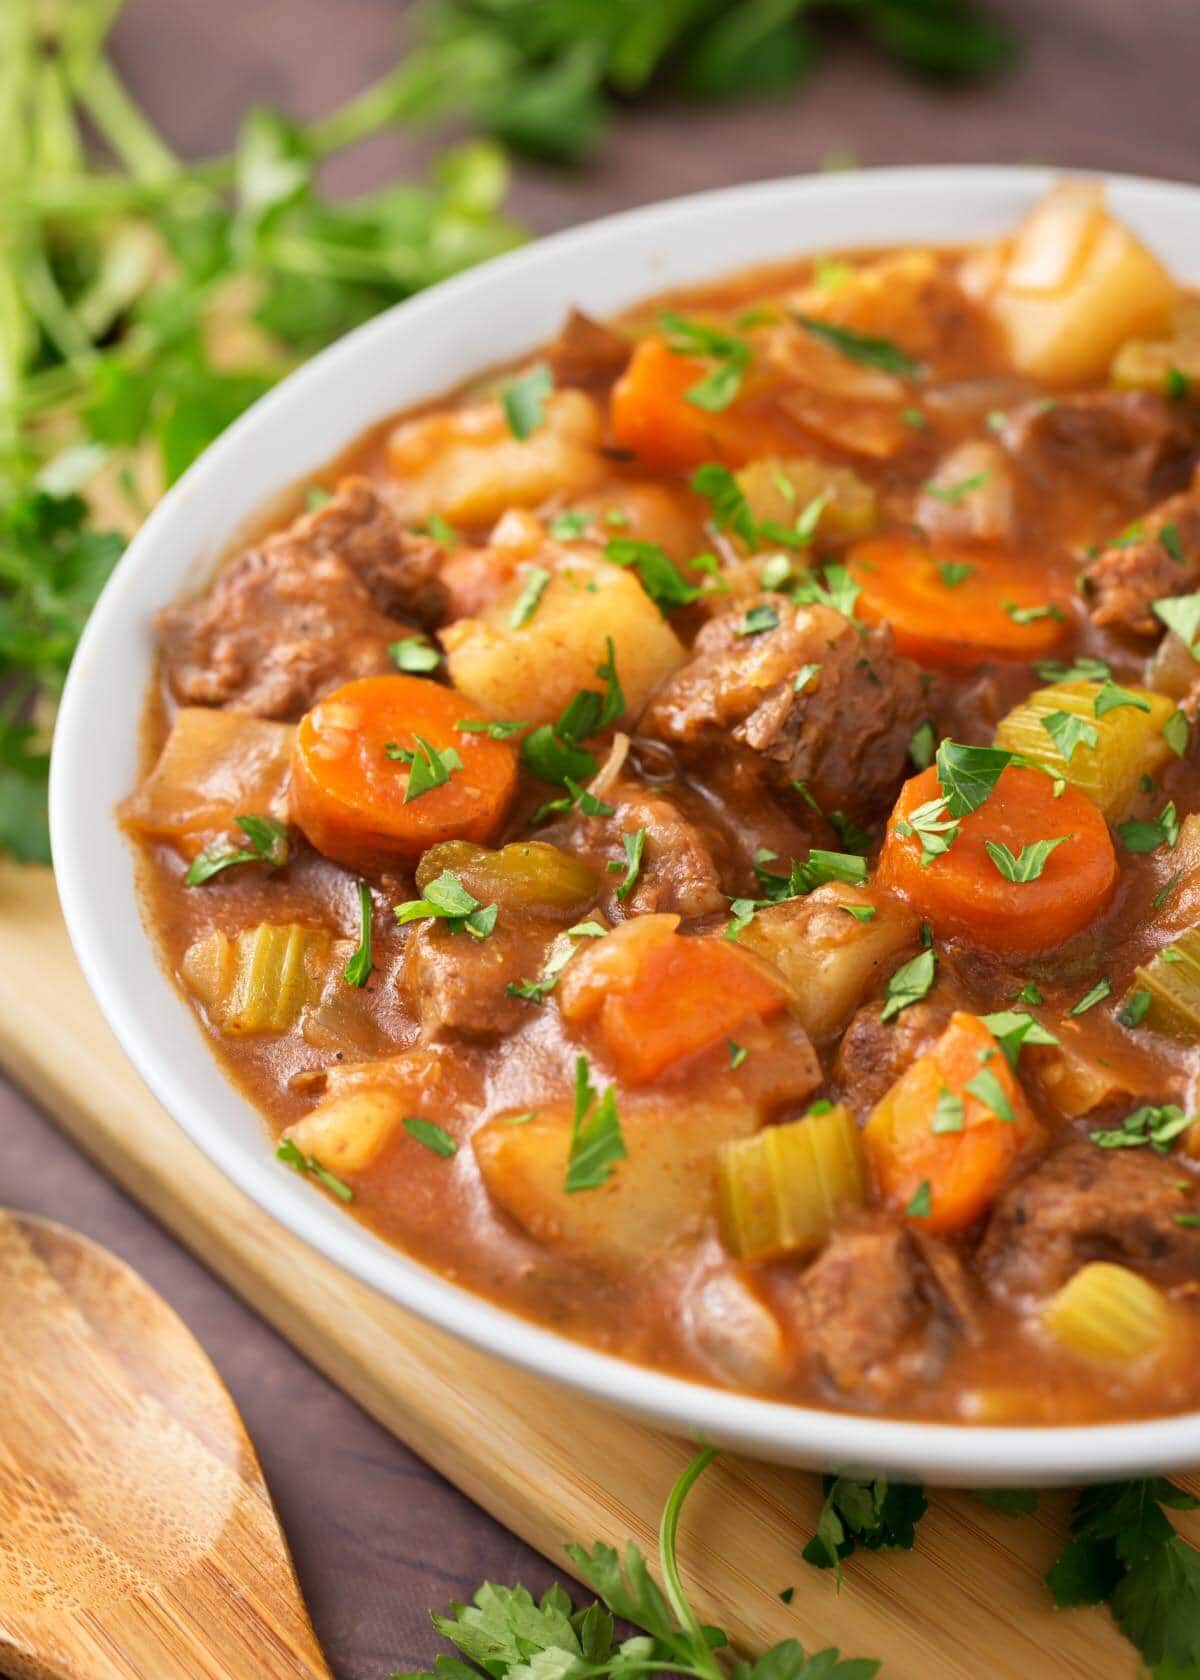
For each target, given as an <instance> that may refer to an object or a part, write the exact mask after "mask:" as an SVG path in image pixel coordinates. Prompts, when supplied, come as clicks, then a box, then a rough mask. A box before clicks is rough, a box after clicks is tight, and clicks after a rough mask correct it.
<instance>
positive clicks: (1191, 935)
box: [1126, 928, 1200, 1044]
mask: <svg viewBox="0 0 1200 1680" xmlns="http://www.w3.org/2000/svg"><path fill="white" fill-rule="evenodd" d="M1138 992H1149V994H1150V1004H1149V1007H1148V1008H1147V1010H1146V1013H1145V1015H1144V1016H1143V1017H1142V1024H1143V1025H1144V1026H1147V1027H1150V1028H1152V1029H1153V1031H1154V1032H1160V1033H1165V1034H1166V1035H1167V1037H1168V1038H1176V1039H1179V1040H1180V1041H1181V1042H1183V1043H1185V1044H1196V1043H1198V1042H1200V928H1191V929H1190V930H1189V931H1188V932H1187V933H1181V934H1180V935H1179V937H1178V939H1176V940H1174V941H1173V942H1172V943H1171V944H1170V945H1165V946H1164V947H1163V949H1162V950H1161V951H1159V952H1157V953H1156V955H1155V956H1153V957H1151V959H1150V961H1149V962H1148V963H1144V964H1143V965H1142V966H1141V967H1140V968H1137V969H1135V970H1134V973H1133V979H1132V981H1131V982H1130V986H1129V994H1128V996H1129V997H1130V998H1132V997H1133V996H1135V995H1136V994H1137V993H1138ZM1126 1001H1127V1002H1128V998H1127V1000H1126Z"/></svg>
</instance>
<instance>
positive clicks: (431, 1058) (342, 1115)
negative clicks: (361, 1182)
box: [283, 1050, 479, 1176]
mask: <svg viewBox="0 0 1200 1680" xmlns="http://www.w3.org/2000/svg"><path fill="white" fill-rule="evenodd" d="M478 1099H479V1088H478V1080H477V1078H476V1077H475V1075H474V1074H472V1072H471V1071H470V1070H469V1069H468V1068H467V1067H466V1066H465V1064H464V1063H463V1060H462V1058H461V1057H455V1058H451V1057H447V1056H443V1055H440V1054H439V1053H438V1052H437V1051H433V1050H406V1051H404V1052H403V1053H402V1054H400V1055H398V1056H390V1057H388V1058H387V1059H386V1060H383V1061H377V1062H361V1063H351V1064H348V1065H345V1064H344V1065H342V1066H338V1067H332V1068H330V1070H329V1078H328V1089H327V1094H326V1096H325V1098H324V1099H323V1101H321V1102H320V1103H318V1105H317V1107H316V1108H314V1109H313V1110H312V1112H311V1113H310V1114H306V1115H305V1116H304V1118H303V1120H298V1121H297V1122H296V1123H295V1125H293V1126H289V1127H288V1128H287V1130H286V1131H285V1132H284V1134H283V1135H284V1137H286V1138H290V1139H291V1140H292V1142H293V1143H294V1144H295V1145H296V1147H297V1149H299V1150H300V1151H301V1153H302V1154H304V1155H312V1156H314V1157H315V1158H316V1160H318V1161H319V1162H320V1163H321V1165H322V1166H323V1167H326V1168H327V1169H328V1170H329V1171H330V1172H332V1173H336V1174H338V1176H341V1175H343V1174H346V1173H356V1172H361V1171H362V1170H363V1169H364V1168H365V1167H369V1166H370V1165H371V1164H372V1162H374V1161H375V1160H376V1159H377V1158H378V1157H379V1155H380V1154H381V1152H382V1151H383V1149H384V1147H385V1146H386V1144H387V1143H388V1141H389V1140H390V1139H391V1138H392V1136H393V1135H394V1134H395V1133H396V1131H397V1130H398V1129H399V1127H400V1126H401V1124H402V1123H403V1121H404V1120H405V1119H406V1118H407V1117H408V1116H410V1115H412V1116H414V1117H416V1118H419V1119H425V1120H433V1121H436V1122H437V1123H438V1124H440V1125H442V1126H444V1127H445V1128H446V1129H447V1130H448V1131H451V1132H454V1131H455V1130H457V1129H458V1127H459V1126H460V1125H461V1123H462V1120H463V1118H464V1116H465V1115H467V1114H468V1113H469V1111H470V1110H471V1109H472V1108H473V1106H474V1105H475V1104H476V1103H477V1102H478Z"/></svg>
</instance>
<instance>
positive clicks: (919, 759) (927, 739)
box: [908, 718, 937, 770]
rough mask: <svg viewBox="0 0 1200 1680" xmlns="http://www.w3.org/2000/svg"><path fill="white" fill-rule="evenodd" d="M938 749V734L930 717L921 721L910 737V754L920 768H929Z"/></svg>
mask: <svg viewBox="0 0 1200 1680" xmlns="http://www.w3.org/2000/svg"><path fill="white" fill-rule="evenodd" d="M936 749H937V735H936V733H935V731H934V727H933V724H932V723H931V722H930V720H929V719H928V718H926V719H925V722H924V723H919V724H918V725H917V727H916V728H915V729H914V730H913V732H912V734H911V735H910V736H909V738H908V756H909V758H911V759H912V761H913V763H914V764H915V765H916V767H917V769H918V770H928V768H929V766H930V765H931V764H932V763H933V755H934V752H935V751H936Z"/></svg>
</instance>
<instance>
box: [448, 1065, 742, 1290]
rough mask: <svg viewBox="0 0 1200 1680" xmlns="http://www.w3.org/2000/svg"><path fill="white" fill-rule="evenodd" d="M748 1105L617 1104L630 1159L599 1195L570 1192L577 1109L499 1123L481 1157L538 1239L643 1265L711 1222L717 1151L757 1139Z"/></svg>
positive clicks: (596, 1261) (551, 1107)
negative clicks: (570, 1157) (729, 1144)
mask: <svg viewBox="0 0 1200 1680" xmlns="http://www.w3.org/2000/svg"><path fill="white" fill-rule="evenodd" d="M760 1123H761V1115H760V1113H759V1111H758V1109H757V1107H756V1106H755V1105H753V1104H750V1103H742V1102H734V1101H729V1102H704V1101H698V1100H696V1099H694V1098H688V1099H687V1100H682V1099H680V1098H678V1097H675V1098H669V1097H663V1096H647V1095H634V1096H625V1097H623V1098H622V1100H621V1130H622V1133H623V1135H624V1138H625V1147H626V1151H627V1155H626V1159H625V1160H623V1161H621V1162H620V1163H619V1164H618V1165H617V1168H616V1170H615V1172H614V1173H613V1175H612V1177H611V1178H610V1179H609V1181H608V1183H607V1184H605V1185H602V1186H601V1187H600V1188H599V1189H597V1190H582V1191H577V1192H575V1193H574V1194H568V1192H567V1190H566V1177H567V1157H568V1153H569V1150H570V1142H571V1109H570V1105H569V1104H567V1103H552V1104H547V1105H545V1106H544V1107H543V1108H541V1109H540V1110H539V1111H538V1113H537V1114H536V1116H535V1117H534V1119H532V1120H527V1121H525V1122H524V1123H523V1124H521V1125H512V1124H510V1123H509V1122H508V1121H506V1119H505V1117H504V1116H503V1115H501V1116H500V1117H499V1118H497V1119H495V1120H490V1121H489V1122H488V1123H487V1125H485V1126H483V1127H481V1128H480V1130H479V1131H477V1132H476V1133H475V1137H474V1145H475V1155H476V1158H477V1160H478V1162H479V1169H480V1171H481V1172H482V1174H483V1180H484V1183H485V1184H486V1185H487V1188H488V1190H489V1192H490V1193H491V1195H492V1196H493V1197H494V1199H495V1200H496V1202H497V1203H498V1204H499V1205H500V1206H501V1207H502V1208H503V1209H504V1211H505V1212H506V1213H507V1214H509V1215H510V1216H511V1217H512V1218H513V1219H515V1220H516V1222H517V1224H518V1225H520V1226H521V1227H522V1229H523V1230H525V1231H527V1232H528V1234H529V1235H530V1236H531V1237H532V1238H533V1239H534V1240H535V1241H536V1242H540V1243H544V1244H546V1246H547V1247H549V1248H554V1249H556V1250H558V1251H559V1252H561V1253H563V1254H567V1255H570V1256H571V1257H572V1258H574V1259H578V1260H583V1261H585V1262H587V1263H588V1264H590V1265H594V1266H600V1267H604V1268H606V1269H609V1270H614V1271H628V1270H631V1269H633V1268H635V1267H639V1266H642V1265H645V1264H646V1263H647V1262H650V1261H652V1260H654V1258H655V1257H656V1256H659V1255H661V1254H662V1253H663V1252H664V1251H665V1250H666V1249H669V1248H670V1247H672V1245H674V1244H676V1243H678V1242H681V1241H682V1240H684V1239H685V1238H687V1237H691V1236H695V1235H696V1234H698V1233H699V1232H700V1231H702V1230H703V1229H704V1227H705V1226H706V1225H707V1224H708V1223H709V1222H710V1221H711V1220H712V1219H713V1218H714V1217H715V1209H716V1190H715V1163H716V1153H717V1148H718V1146H719V1145H720V1144H722V1143H727V1142H729V1140H730V1139H731V1138H741V1137H749V1136H750V1134H751V1133H752V1132H754V1131H757V1129H758V1127H759V1125H760Z"/></svg>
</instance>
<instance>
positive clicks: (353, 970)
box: [342, 881, 374, 986]
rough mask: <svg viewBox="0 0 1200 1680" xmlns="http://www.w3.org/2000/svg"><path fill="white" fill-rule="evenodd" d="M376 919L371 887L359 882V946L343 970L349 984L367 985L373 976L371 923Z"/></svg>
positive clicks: (344, 977)
mask: <svg viewBox="0 0 1200 1680" xmlns="http://www.w3.org/2000/svg"><path fill="white" fill-rule="evenodd" d="M373 921H374V905H373V904H372V902H371V889H370V887H368V885H367V883H366V882H365V881H360V882H359V883H358V948H357V950H356V951H355V952H354V955H353V956H352V957H351V958H350V960H349V962H348V963H347V964H346V967H345V969H344V970H343V975H342V977H343V979H344V980H345V981H346V984H347V985H348V986H365V985H366V983H367V981H368V980H369V979H370V977H371V969H372V968H373V967H374V961H373V959H372V956H371V925H372V923H373Z"/></svg>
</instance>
